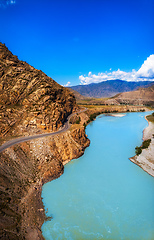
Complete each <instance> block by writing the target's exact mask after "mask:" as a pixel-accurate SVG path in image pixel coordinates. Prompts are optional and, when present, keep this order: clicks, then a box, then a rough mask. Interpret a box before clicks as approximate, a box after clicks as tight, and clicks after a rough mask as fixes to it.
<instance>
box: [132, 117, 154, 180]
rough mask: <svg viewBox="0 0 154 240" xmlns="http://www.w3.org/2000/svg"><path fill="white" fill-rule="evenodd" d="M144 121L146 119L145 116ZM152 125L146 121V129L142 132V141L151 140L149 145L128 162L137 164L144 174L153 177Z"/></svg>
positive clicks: (153, 126) (153, 141) (153, 144)
mask: <svg viewBox="0 0 154 240" xmlns="http://www.w3.org/2000/svg"><path fill="white" fill-rule="evenodd" d="M145 119H146V120H147V121H148V119H147V118H146V116H145ZM153 135H154V123H152V122H149V121H148V127H146V128H145V129H144V130H143V138H142V139H143V141H145V140H147V139H151V143H150V145H149V147H148V148H147V149H143V150H142V153H141V154H140V155H139V156H137V155H135V156H134V157H132V158H130V161H132V162H133V163H135V164H137V165H138V166H139V167H141V168H142V169H143V170H144V171H145V172H147V173H148V174H150V175H151V176H153V177H154V138H153Z"/></svg>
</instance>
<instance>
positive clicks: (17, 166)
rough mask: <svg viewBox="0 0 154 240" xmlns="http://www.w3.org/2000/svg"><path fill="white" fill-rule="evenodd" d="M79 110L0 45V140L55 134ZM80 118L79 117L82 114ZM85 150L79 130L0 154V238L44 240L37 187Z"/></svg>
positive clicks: (45, 78) (69, 97)
mask: <svg viewBox="0 0 154 240" xmlns="http://www.w3.org/2000/svg"><path fill="white" fill-rule="evenodd" d="M76 110H78V106H77V105H76V100H75V97H74V95H73V94H72V93H71V92H70V91H69V90H68V89H66V88H64V87H62V86H60V85H59V84H57V83H56V82H55V81H54V80H53V79H51V78H49V77H48V76H46V75H45V74H44V73H43V72H41V71H39V70H36V69H34V68H33V67H32V66H30V65H29V64H27V63H26V62H22V61H19V60H18V58H17V57H16V56H14V55H13V54H12V53H11V52H10V51H9V50H8V49H7V48H6V47H5V45H4V44H1V43H0V137H1V141H0V144H2V143H3V142H5V141H8V140H9V139H11V138H13V137H17V136H19V135H20V136H24V135H33V134H36V133H44V132H48V131H56V130H57V129H58V128H60V127H61V126H62V125H63V123H64V122H65V120H66V118H67V116H68V115H70V114H71V113H72V112H74V111H76ZM80 115H81V122H83V121H84V120H82V116H84V113H81V114H80ZM88 145H89V140H88V138H87V136H86V135H85V129H84V127H82V126H81V124H80V126H79V125H76V124H75V125H74V126H73V127H71V129H70V130H68V131H66V132H64V133H61V134H59V135H54V136H52V137H51V136H50V137H49V136H48V137H44V138H39V139H35V140H31V141H27V142H23V143H20V144H17V145H14V146H12V147H10V148H7V149H6V150H4V151H3V152H1V153H0V166H1V167H0V182H1V185H0V239H3V240H4V239H10V240H13V239H14V240H17V239H19V240H21V239H29V240H31V239H33V240H35V239H43V237H42V234H41V225H42V224H43V222H44V220H45V218H46V217H45V213H44V208H43V204H42V200H41V187H42V184H44V183H45V182H47V181H50V180H52V179H55V178H57V177H59V176H60V175H61V174H62V173H63V171H64V164H65V163H66V162H68V161H70V160H71V159H73V158H78V157H79V156H81V155H82V154H83V152H84V149H85V148H86V147H87V146H88Z"/></svg>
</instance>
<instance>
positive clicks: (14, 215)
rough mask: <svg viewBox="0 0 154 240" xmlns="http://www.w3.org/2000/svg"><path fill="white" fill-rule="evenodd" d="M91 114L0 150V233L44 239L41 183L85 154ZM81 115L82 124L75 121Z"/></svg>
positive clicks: (55, 175) (58, 173)
mask: <svg viewBox="0 0 154 240" xmlns="http://www.w3.org/2000/svg"><path fill="white" fill-rule="evenodd" d="M113 110H114V109H113ZM134 110H135V109H134ZM141 110H142V109H141ZM126 111H127V110H126ZM91 114H93V109H92V111H91V110H89V109H88V110H87V112H86V113H85V112H82V113H80V114H79V115H78V116H73V120H72V119H71V121H74V123H73V124H72V126H71V128H70V130H68V131H66V132H65V133H61V134H59V135H58V136H52V137H51V136H48V137H43V138H40V139H33V140H30V141H28V142H23V143H20V144H17V145H15V146H12V147H10V148H8V149H6V150H5V151H3V152H1V153H0V158H1V171H2V172H3V175H4V181H3V180H2V181H1V183H2V184H1V188H2V191H3V194H2V195H1V198H2V203H3V205H4V206H3V212H4V216H3V223H2V229H0V236H2V237H5V235H6V236H9V237H10V239H19V240H20V239H28V240H31V239H33V240H37V239H40V240H42V239H43V237H42V232H41V226H42V224H43V222H44V221H45V220H46V215H45V212H44V206H43V203H42V199H41V193H42V186H43V184H44V183H46V182H49V181H51V180H53V179H56V178H58V177H60V176H61V175H62V174H63V172H64V165H65V164H66V163H67V162H69V161H71V159H74V158H79V157H80V156H81V155H83V153H84V150H85V148H86V147H88V146H89V144H90V141H89V139H88V138H87V136H86V134H85V127H84V123H86V122H87V121H88V119H89V117H90V115H91ZM100 114H101V113H100ZM96 115H97V114H96ZM79 117H80V124H76V121H77V120H78V118H79ZM5 208H6V209H5ZM4 239H5V238H4Z"/></svg>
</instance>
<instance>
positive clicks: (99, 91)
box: [71, 79, 152, 98]
mask: <svg viewBox="0 0 154 240" xmlns="http://www.w3.org/2000/svg"><path fill="white" fill-rule="evenodd" d="M151 85H152V82H151V81H139V82H127V81H123V80H119V79H117V80H108V81H103V82H100V83H91V84H88V85H77V86H72V87H71V88H72V89H73V90H75V91H77V92H78V93H80V94H81V95H83V96H85V97H95V98H103V97H113V96H115V95H116V94H118V93H122V92H130V91H134V90H137V89H138V88H139V87H144V88H145V87H149V86H151Z"/></svg>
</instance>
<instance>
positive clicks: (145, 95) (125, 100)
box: [114, 83, 154, 107]
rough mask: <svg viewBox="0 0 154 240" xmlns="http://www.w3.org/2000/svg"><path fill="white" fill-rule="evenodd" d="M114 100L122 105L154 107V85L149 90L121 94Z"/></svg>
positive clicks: (142, 89) (141, 89)
mask: <svg viewBox="0 0 154 240" xmlns="http://www.w3.org/2000/svg"><path fill="white" fill-rule="evenodd" d="M114 99H115V100H116V101H117V102H119V103H120V104H129V105H146V106H151V107H154V83H153V84H152V85H151V86H150V87H147V88H139V89H138V90H136V91H131V92H124V93H120V94H118V95H117V96H116V97H115V98H114Z"/></svg>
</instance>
